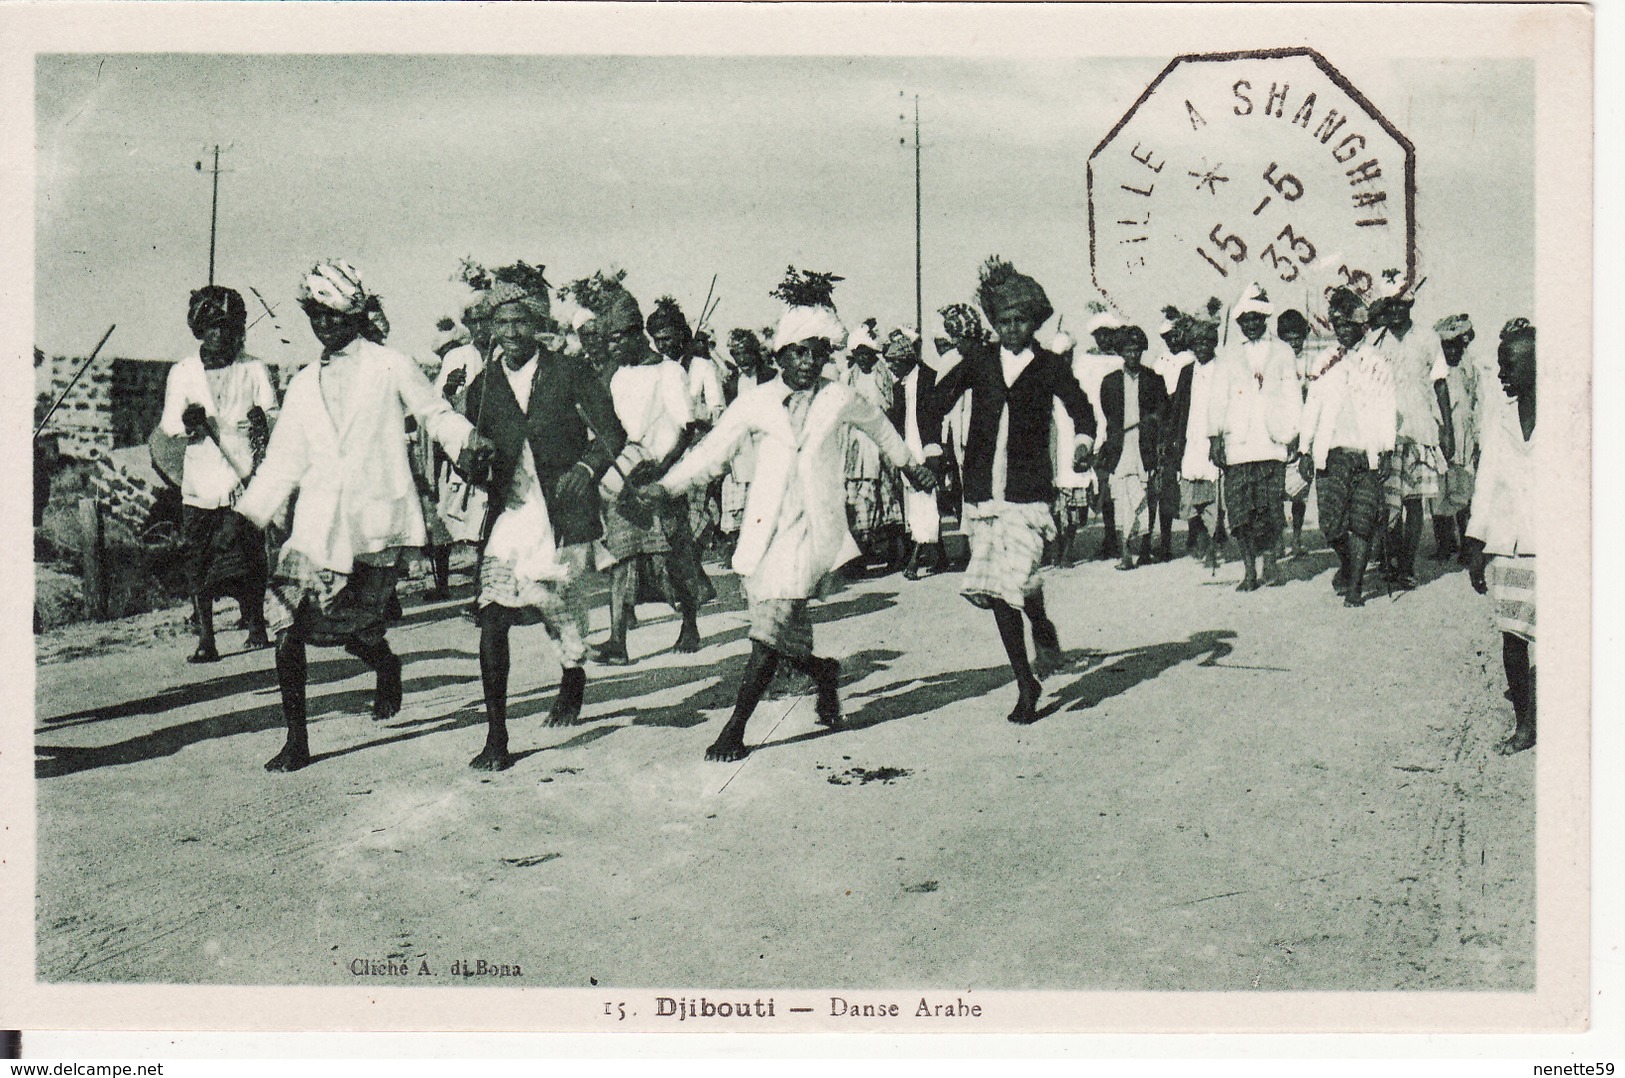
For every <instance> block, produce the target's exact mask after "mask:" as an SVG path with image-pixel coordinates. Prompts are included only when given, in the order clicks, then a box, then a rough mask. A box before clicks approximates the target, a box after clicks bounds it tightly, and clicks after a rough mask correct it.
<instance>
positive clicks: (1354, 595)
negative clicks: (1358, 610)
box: [1343, 591, 1365, 606]
mask: <svg viewBox="0 0 1625 1078" xmlns="http://www.w3.org/2000/svg"><path fill="white" fill-rule="evenodd" d="M1343 605H1344V606H1364V605H1365V596H1364V595H1361V594H1360V593H1359V592H1357V591H1350V592H1349V593H1348V594H1347V595H1345V596H1343Z"/></svg>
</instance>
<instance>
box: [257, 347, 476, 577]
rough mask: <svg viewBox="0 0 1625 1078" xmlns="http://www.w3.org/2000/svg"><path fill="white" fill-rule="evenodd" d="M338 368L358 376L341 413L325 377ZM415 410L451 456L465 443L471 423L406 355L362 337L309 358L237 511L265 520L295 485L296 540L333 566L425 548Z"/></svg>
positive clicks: (295, 545) (342, 569) (293, 544)
mask: <svg viewBox="0 0 1625 1078" xmlns="http://www.w3.org/2000/svg"><path fill="white" fill-rule="evenodd" d="M338 371H344V372H345V373H347V374H348V375H350V376H351V379H350V380H349V382H348V386H347V388H346V390H345V392H344V393H343V395H342V396H343V408H342V409H341V410H337V411H336V410H335V409H333V408H332V407H331V405H330V404H329V403H328V394H327V393H326V392H324V385H323V383H324V382H326V381H329V380H333V379H332V376H333V375H334V374H335V373H336V372H338ZM409 413H410V414H411V415H413V416H415V417H416V419H417V421H418V426H419V427H420V428H422V429H424V430H425V431H427V433H428V435H429V437H431V438H433V439H434V440H435V441H436V442H438V443H439V444H440V446H441V448H443V449H444V450H445V451H446V453H447V455H448V456H452V457H455V456H457V455H458V454H459V453H461V451H462V449H463V447H464V446H465V445H466V444H467V441H468V436H469V434H470V433H471V431H472V428H471V427H470V426H469V423H468V421H467V420H466V419H464V418H463V417H462V416H460V415H458V414H457V413H456V412H455V411H453V410H452V407H451V405H450V404H449V403H448V402H447V401H446V399H445V398H444V397H443V396H441V395H440V394H439V393H436V392H435V390H434V387H433V385H431V384H430V382H429V380H428V379H427V378H425V377H424V376H423V372H422V371H420V370H418V366H417V364H416V363H414V362H412V361H411V360H410V359H408V358H407V357H406V356H404V355H402V354H401V353H399V352H397V351H395V350H393V349H391V348H385V347H384V346H383V345H377V344H373V343H371V342H370V341H365V340H361V339H360V338H357V339H356V340H355V341H354V342H352V343H351V344H350V345H348V346H347V347H345V348H344V349H341V350H340V352H339V353H337V354H336V355H335V356H334V357H333V358H332V361H331V362H330V363H326V364H322V363H312V364H309V365H308V366H306V367H305V368H304V369H303V370H301V371H300V372H299V373H298V374H297V375H296V376H295V377H294V379H293V383H292V384H291V385H289V386H288V395H287V397H286V399H285V400H284V401H283V404H282V415H281V418H280V419H279V420H278V421H277V425H276V430H275V431H273V432H272V434H271V444H270V447H269V448H268V449H267V450H266V453H265V460H264V462H263V463H261V465H260V468H259V471H258V472H256V473H255V475H254V480H253V482H251V483H250V484H249V485H248V489H247V490H246V491H244V492H243V495H242V497H241V498H240V499H238V501H237V506H236V508H237V511H238V512H239V513H241V514H242V515H243V516H245V517H247V518H248V519H249V520H251V521H253V522H254V523H255V524H256V525H258V526H259V527H262V528H263V527H264V526H265V524H266V522H267V521H269V520H270V519H271V517H272V516H274V515H275V514H276V513H278V512H280V511H281V509H282V507H283V506H284V505H286V504H287V502H288V498H289V497H290V496H291V495H292V494H293V492H294V490H296V489H297V490H298V491H299V504H298V507H297V508H296V509H295V510H294V515H293V528H292V534H291V535H290V536H289V539H288V548H289V549H292V550H297V551H299V552H300V553H301V554H303V555H304V556H305V557H307V558H309V559H310V560H311V561H312V562H314V563H315V564H316V565H317V566H319V567H321V568H323V569H330V570H332V571H333V572H335V573H349V572H350V571H351V569H352V566H353V563H354V561H355V559H356V558H365V557H368V556H372V555H382V554H384V553H385V552H387V551H390V550H392V549H394V548H396V547H420V546H422V545H423V544H424V541H425V531H424V527H423V511H422V508H421V506H420V504H419V502H418V494H417V485H416V484H415V483H414V482H413V480H412V469H411V465H410V464H409V462H408V461H407V456H406V416H407V414H409Z"/></svg>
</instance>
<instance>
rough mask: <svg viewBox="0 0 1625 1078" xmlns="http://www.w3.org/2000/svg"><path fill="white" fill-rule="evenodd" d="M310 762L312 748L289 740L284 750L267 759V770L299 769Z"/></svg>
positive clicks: (283, 747)
mask: <svg viewBox="0 0 1625 1078" xmlns="http://www.w3.org/2000/svg"><path fill="white" fill-rule="evenodd" d="M309 764H310V750H309V749H308V748H305V747H304V746H303V745H295V744H294V743H293V742H291V741H290V742H288V743H287V744H285V745H283V746H282V751H281V752H279V753H277V754H276V755H275V756H273V757H271V758H270V759H269V760H267V761H265V770H267V771H298V770H299V769H300V768H302V767H306V766H309Z"/></svg>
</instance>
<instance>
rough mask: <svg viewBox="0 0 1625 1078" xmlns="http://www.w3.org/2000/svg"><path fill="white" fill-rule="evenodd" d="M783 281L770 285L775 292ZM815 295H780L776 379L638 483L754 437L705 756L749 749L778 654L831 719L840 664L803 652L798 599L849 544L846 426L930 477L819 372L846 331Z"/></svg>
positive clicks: (693, 480)
mask: <svg viewBox="0 0 1625 1078" xmlns="http://www.w3.org/2000/svg"><path fill="white" fill-rule="evenodd" d="M810 276H812V277H814V278H818V277H822V276H823V275H810ZM826 287H827V286H826ZM784 292H786V289H784V288H782V287H781V290H780V293H777V294H783V293H784ZM789 294H790V295H795V294H796V293H795V292H793V291H792V292H790V293H789ZM823 300H824V301H823V302H816V301H814V302H806V303H801V304H792V306H791V307H790V309H789V311H787V312H786V313H785V315H784V317H783V318H782V319H781V320H780V322H779V326H778V331H777V333H776V334H775V337H774V340H773V346H774V351H775V352H776V353H777V354H778V357H779V369H780V372H781V374H782V381H778V382H770V383H768V384H766V385H761V386H756V387H746V388H744V389H742V390H741V391H740V394H739V397H738V398H737V399H736V400H735V401H734V402H733V404H731V405H729V406H728V408H727V410H726V411H724V412H723V414H722V417H721V418H720V419H719V420H718V422H717V425H716V427H715V428H713V429H712V431H711V433H710V434H708V435H707V436H706V437H705V438H704V440H702V441H701V442H700V443H699V445H697V446H695V447H694V448H693V449H692V450H690V451H689V452H688V454H687V455H686V456H684V457H683V459H682V460H681V461H679V462H678V463H677V465H676V467H674V468H672V470H671V471H669V472H667V473H666V475H665V476H664V477H663V478H661V479H660V481H659V483H658V484H657V486H656V487H652V488H645V489H649V490H653V489H658V490H659V491H661V492H662V493H663V495H664V496H672V495H676V494H679V493H681V492H683V491H685V490H688V489H690V488H692V487H695V486H698V485H700V484H703V483H706V482H709V481H710V479H711V478H712V477H714V476H717V475H720V474H721V472H722V469H723V468H724V467H725V466H726V464H727V462H728V459H729V457H730V456H732V454H733V452H734V450H735V449H736V448H737V447H738V446H739V445H740V444H741V443H742V442H743V441H744V440H745V439H746V438H747V437H749V436H750V435H752V434H757V435H759V436H760V442H759V443H758V446H757V458H756V472H755V479H754V481H753V482H752V484H751V488H750V493H749V495H748V497H747V500H746V505H745V520H744V526H743V528H742V530H741V532H740V537H739V546H738V549H737V550H736V551H735V552H734V559H733V568H734V570H735V571H736V572H737V573H739V574H740V576H742V577H743V578H744V581H745V596H746V598H747V600H748V601H749V604H750V640H751V654H750V659H749V661H748V662H747V664H746V666H745V672H744V675H743V677H742V678H741V682H740V686H739V694H738V697H737V699H736V702H735V705H734V712H733V715H732V716H731V717H730V718H729V720H728V722H727V724H726V725H725V726H724V727H723V729H722V732H721V734H720V735H719V736H718V737H717V739H716V741H715V742H714V743H713V744H712V745H711V747H710V748H708V749H707V750H706V754H705V755H706V759H708V760H739V759H743V758H744V756H745V755H746V754H747V753H748V752H749V750H748V749H747V748H746V746H745V740H744V738H745V725H746V723H747V722H749V721H750V717H751V714H752V713H753V712H754V711H755V710H756V705H757V703H758V702H760V700H761V698H762V694H763V693H764V692H765V691H766V689H767V687H768V685H769V684H770V683H771V681H772V679H773V674H774V672H775V671H776V670H777V669H778V665H779V660H780V659H781V658H782V659H784V660H786V661H788V662H789V663H790V664H791V665H792V666H793V667H794V668H795V669H796V670H798V671H800V672H801V673H803V674H805V675H807V676H808V677H809V678H811V679H812V681H813V683H814V684H815V685H816V686H817V690H818V704H817V715H818V722H819V723H820V724H821V725H824V726H827V727H831V728H833V727H836V726H838V725H839V724H840V698H839V695H838V692H839V684H840V672H841V667H840V663H839V662H837V661H836V660H834V659H829V658H822V657H820V656H818V655H815V654H814V653H813V631H812V617H811V615H810V613H809V611H808V603H809V602H810V600H812V599H813V598H815V597H817V596H819V595H820V594H821V591H822V589H823V588H824V586H825V584H826V581H827V580H828V579H829V578H830V577H831V575H832V574H834V573H835V571H836V570H837V569H838V568H840V566H842V565H844V564H846V563H847V562H849V561H851V560H852V559H853V558H854V557H856V556H857V554H858V546H857V543H856V542H855V541H854V540H853V538H852V534H851V532H850V531H848V530H847V520H846V505H845V497H844V491H843V478H844V470H843V465H844V456H845V452H846V447H847V431H848V428H856V429H857V430H860V431H862V432H863V433H865V434H867V435H868V436H869V437H870V438H871V439H873V440H874V443H875V445H876V446H878V447H879V449H880V453H881V455H882V456H883V457H884V458H885V459H886V460H887V461H889V462H890V463H891V464H893V465H894V466H896V467H899V468H901V469H903V471H904V474H905V475H907V476H908V478H909V481H910V482H912V483H913V484H915V485H916V486H917V487H921V488H923V489H929V488H930V487H931V486H932V485H933V483H934V482H935V478H934V476H932V474H931V472H930V471H929V469H927V468H926V467H925V465H924V464H923V463H922V462H921V461H920V460H919V459H918V458H916V457H915V456H914V455H912V454H911V453H910V452H909V451H908V447H907V446H906V445H905V444H904V443H903V439H902V437H901V436H900V435H899V434H898V433H897V431H896V430H895V429H894V428H893V427H892V425H891V423H890V422H888V421H887V419H886V416H885V415H884V414H883V413H882V412H881V411H880V410H879V409H878V408H876V407H875V406H874V405H873V404H871V403H869V402H868V401H866V400H865V399H863V398H862V397H861V396H859V395H858V394H857V393H855V392H854V391H853V390H852V389H851V388H850V387H849V386H845V385H842V384H841V383H839V382H831V381H827V380H824V379H822V378H820V376H819V372H820V371H821V370H822V369H823V366H824V364H825V363H827V362H828V361H829V357H830V355H831V353H832V352H834V351H835V350H836V349H838V348H839V347H840V346H841V345H842V344H844V343H845V341H846V329H845V327H844V326H842V325H841V323H840V320H839V319H838V318H837V317H836V314H835V311H834V308H833V307H832V306H831V305H830V304H829V303H828V300H827V291H825V293H824V295H823Z"/></svg>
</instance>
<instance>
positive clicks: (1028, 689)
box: [1005, 679, 1043, 726]
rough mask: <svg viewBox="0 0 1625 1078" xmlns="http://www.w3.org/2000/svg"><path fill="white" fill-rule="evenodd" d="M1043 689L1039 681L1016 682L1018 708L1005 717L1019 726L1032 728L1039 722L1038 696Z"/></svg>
mask: <svg viewBox="0 0 1625 1078" xmlns="http://www.w3.org/2000/svg"><path fill="white" fill-rule="evenodd" d="M1041 692H1043V687H1042V686H1041V685H1039V684H1038V682H1037V680H1036V679H1035V680H1033V681H1017V682H1016V706H1015V708H1014V709H1013V710H1011V712H1010V714H1009V715H1007V716H1005V717H1006V718H1007V719H1009V720H1010V721H1011V722H1013V723H1015V724H1016V725H1018V726H1030V725H1032V724H1033V723H1035V722H1037V721H1038V696H1039V694H1040V693H1041Z"/></svg>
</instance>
